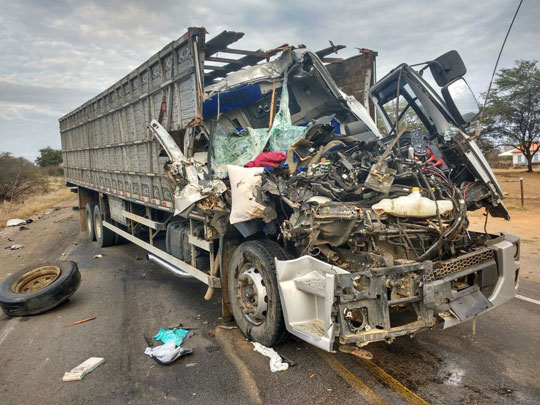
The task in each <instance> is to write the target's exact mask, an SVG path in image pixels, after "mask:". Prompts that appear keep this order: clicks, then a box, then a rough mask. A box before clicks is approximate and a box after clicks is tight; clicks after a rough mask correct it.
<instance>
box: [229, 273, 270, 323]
mask: <svg viewBox="0 0 540 405" xmlns="http://www.w3.org/2000/svg"><path fill="white" fill-rule="evenodd" d="M236 297H237V299H238V301H239V303H240V309H241V310H242V313H243V314H244V316H245V317H246V318H247V319H248V320H249V321H250V322H251V323H253V324H255V325H260V324H262V323H263V322H264V321H265V320H266V315H267V310H268V294H267V291H266V287H265V283H264V279H263V277H262V275H261V273H260V272H259V270H257V269H256V268H255V267H253V266H252V265H251V264H247V265H244V266H242V268H241V269H240V274H239V276H238V282H237V296H236Z"/></svg>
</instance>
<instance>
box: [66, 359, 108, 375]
mask: <svg viewBox="0 0 540 405" xmlns="http://www.w3.org/2000/svg"><path fill="white" fill-rule="evenodd" d="M103 363H105V359H104V358H103V357H90V358H89V359H88V360H86V361H84V362H82V363H81V364H79V365H78V366H77V367H75V368H74V369H73V370H71V371H66V372H65V373H64V377H62V381H81V380H82V379H83V378H84V376H85V375H86V374H88V373H90V372H92V371H94V370H95V369H96V368H97V367H98V366H100V365H102V364H103Z"/></svg>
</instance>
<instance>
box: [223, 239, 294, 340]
mask: <svg viewBox="0 0 540 405" xmlns="http://www.w3.org/2000/svg"><path fill="white" fill-rule="evenodd" d="M275 257H277V258H278V259H279V260H286V259H287V255H286V253H285V252H284V251H283V249H282V248H281V247H280V246H279V245H278V244H277V243H276V242H274V241H272V240H264V241H263V240H251V241H247V242H244V243H242V244H241V245H239V246H238V247H237V248H236V250H235V251H234V253H233V255H232V257H231V261H230V264H229V275H228V289H229V297H230V302H231V309H232V312H233V315H234V319H235V321H236V324H237V325H238V328H239V329H240V330H241V331H242V333H243V334H244V335H245V336H246V337H247V338H248V339H249V340H254V341H256V342H259V343H261V344H263V345H264V346H273V345H275V344H278V343H281V342H283V341H284V340H286V338H287V336H288V335H287V330H286V329H285V322H284V320H283V312H282V310H281V301H280V298H279V291H278V283H277V279H276V267H275V262H274V258H275Z"/></svg>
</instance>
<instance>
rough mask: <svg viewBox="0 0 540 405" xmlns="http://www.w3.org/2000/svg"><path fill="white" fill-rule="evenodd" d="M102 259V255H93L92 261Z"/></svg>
mask: <svg viewBox="0 0 540 405" xmlns="http://www.w3.org/2000/svg"><path fill="white" fill-rule="evenodd" d="M101 258H103V255H101V254H99V255H94V259H101Z"/></svg>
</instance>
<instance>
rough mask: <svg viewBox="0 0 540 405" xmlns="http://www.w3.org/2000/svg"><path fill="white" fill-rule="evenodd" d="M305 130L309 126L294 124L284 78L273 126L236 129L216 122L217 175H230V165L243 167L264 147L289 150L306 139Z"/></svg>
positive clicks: (214, 159)
mask: <svg viewBox="0 0 540 405" xmlns="http://www.w3.org/2000/svg"><path fill="white" fill-rule="evenodd" d="M306 130H307V128H306V127H300V126H294V125H292V120H291V112H290V110H289V92H288V89H287V80H284V82H283V91H282V94H281V102H280V105H279V110H278V112H277V113H276V116H275V118H274V121H273V124H272V127H271V128H257V129H254V128H244V129H242V130H241V131H236V130H235V129H232V128H230V127H226V126H224V125H222V124H220V123H219V122H218V123H217V124H216V126H215V129H214V131H213V134H214V140H213V148H212V172H213V174H214V177H216V178H218V179H223V178H225V177H227V165H236V166H244V165H245V164H246V163H248V162H250V161H252V160H254V159H255V158H256V157H257V156H258V155H259V154H260V153H261V152H263V151H265V150H267V151H269V152H287V150H288V149H289V147H290V146H291V145H292V144H293V143H294V142H296V141H297V140H299V139H302V138H305V136H306Z"/></svg>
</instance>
